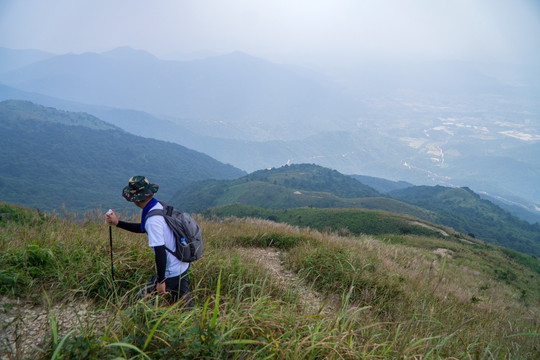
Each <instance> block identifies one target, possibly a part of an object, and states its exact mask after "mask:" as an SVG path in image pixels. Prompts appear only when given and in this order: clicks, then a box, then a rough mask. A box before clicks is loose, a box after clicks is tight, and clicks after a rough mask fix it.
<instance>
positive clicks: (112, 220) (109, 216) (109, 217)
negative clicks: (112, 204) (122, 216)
mask: <svg viewBox="0 0 540 360" xmlns="http://www.w3.org/2000/svg"><path fill="white" fill-rule="evenodd" d="M105 221H107V222H108V223H109V225H114V226H116V225H118V218H117V217H116V214H115V213H114V212H112V211H107V213H106V214H105Z"/></svg>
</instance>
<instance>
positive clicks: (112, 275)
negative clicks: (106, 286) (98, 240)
mask: <svg viewBox="0 0 540 360" xmlns="http://www.w3.org/2000/svg"><path fill="white" fill-rule="evenodd" d="M112 213H113V210H112V209H109V211H107V214H112ZM109 250H110V252H111V278H112V281H113V284H114V266H113V246H112V226H111V225H109Z"/></svg>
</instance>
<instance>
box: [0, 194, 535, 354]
mask: <svg viewBox="0 0 540 360" xmlns="http://www.w3.org/2000/svg"><path fill="white" fill-rule="evenodd" d="M0 213H6V214H10V218H11V220H9V221H8V220H5V217H3V218H2V219H1V220H0V230H1V231H0V250H1V251H0V265H1V266H0V294H2V297H1V298H0V299H1V301H0V310H1V311H0V320H2V322H3V324H6V325H5V327H4V330H5V331H6V338H5V339H3V340H1V341H0V343H1V346H2V347H1V354H2V356H3V357H6V358H23V357H32V358H34V359H49V358H56V359H88V358H99V359H103V358H141V359H142V358H146V359H147V358H152V359H156V358H175V359H193V358H220V359H260V358H266V359H321V358H325V359H388V358H423V359H436V358H450V357H453V358H458V359H468V358H476V359H533V358H537V357H538V356H539V355H540V352H539V351H540V350H539V348H538V343H539V340H540V325H539V323H538V317H539V316H540V288H539V284H540V274H538V273H536V272H533V271H531V270H530V268H529V267H526V266H523V265H520V264H518V263H516V262H515V261H514V260H513V259H512V258H510V257H508V256H507V254H506V253H505V252H504V251H503V250H502V249H499V248H496V247H492V246H477V245H474V244H473V245H471V244H468V243H466V242H454V241H447V240H445V239H442V238H437V237H425V236H411V235H391V236H390V235H388V236H383V237H373V236H365V235H364V236H338V235H336V234H333V233H320V232H317V231H314V230H308V229H305V228H298V227H291V226H288V225H283V224H277V223H274V222H270V221H263V220H253V219H244V220H240V219H237V218H229V219H227V220H218V219H210V218H204V217H201V216H197V217H196V218H197V219H198V220H199V223H200V224H201V226H202V228H203V233H204V238H205V251H204V255H203V258H202V259H201V260H199V261H198V262H196V263H194V264H193V265H192V266H191V269H190V279H191V290H192V294H193V296H194V300H195V303H196V306H195V308H194V309H193V310H190V311H185V310H183V309H182V308H180V307H179V306H178V305H175V306H169V305H168V304H167V301H166V298H159V299H158V300H159V301H158V302H154V301H152V299H150V300H148V301H142V302H135V301H134V299H133V297H134V294H135V292H136V291H137V289H138V286H137V284H140V283H142V282H144V281H145V280H146V279H147V278H148V277H149V276H150V275H151V274H152V273H153V257H152V254H151V252H150V250H149V249H148V248H147V247H146V239H145V237H144V236H143V235H137V234H132V233H128V232H123V231H120V230H119V229H113V238H114V255H115V257H114V264H115V281H114V290H113V287H112V284H113V282H112V280H111V276H110V257H109V239H108V230H107V226H106V224H104V222H103V220H102V218H101V216H102V215H100V217H99V219H95V218H93V217H92V214H90V213H88V214H87V216H86V218H85V222H83V223H82V224H75V223H72V222H69V221H66V220H61V219H58V218H54V217H50V216H46V215H44V214H38V213H37V212H35V211H31V210H28V209H25V208H20V207H15V206H11V205H6V204H0ZM124 217H127V215H126V214H124ZM531 259H533V260H531V261H535V264H538V260H537V259H534V258H531ZM37 289H39V291H37ZM29 304H33V306H32V307H29ZM62 304H63V306H61V305H62ZM71 305H75V306H76V308H77V309H78V312H77V314H78V315H77V316H74V317H73V318H72V319H70V318H68V317H67V314H68V313H69V309H70V307H69V306H71ZM29 308H32V309H43V310H44V314H45V315H44V316H42V317H39V316H36V317H33V318H32V319H29V318H27V317H26V315H25V314H27V313H28V312H29V311H30V310H28V309H29ZM7 319H9V320H7ZM6 320H7V321H6ZM40 322H41V323H40ZM40 324H42V325H44V326H45V329H44V331H43V332H42V333H40V336H39V337H35V336H36V335H32V336H34V337H32V336H29V334H34V332H33V331H29V329H32V330H35V329H38V328H39V325H40ZM24 344H30V345H28V346H22V345H24ZM17 345H20V346H17Z"/></svg>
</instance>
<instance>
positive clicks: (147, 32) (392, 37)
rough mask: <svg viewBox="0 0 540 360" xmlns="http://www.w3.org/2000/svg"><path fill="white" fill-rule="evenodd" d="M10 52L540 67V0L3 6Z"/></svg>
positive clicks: (138, 0) (1, 22) (0, 39)
mask: <svg viewBox="0 0 540 360" xmlns="http://www.w3.org/2000/svg"><path fill="white" fill-rule="evenodd" d="M0 46H3V47H9V48H14V49H27V48H34V49H41V50H46V51H50V52H53V53H67V52H75V53H82V52H86V51H94V52H103V51H107V50H110V49H113V48H115V47H118V46H131V47H133V48H136V49H144V50H147V51H149V52H151V53H153V54H155V55H158V56H161V55H165V54H169V53H189V52H195V51H200V50H211V51H215V52H220V53H223V52H230V51H235V50H239V51H244V52H247V53H250V54H252V55H256V56H261V57H265V58H268V59H270V60H274V61H283V62H289V63H303V64H331V63H336V64H338V65H339V64H350V63H351V62H357V61H361V60H366V59H367V60H388V59H397V60H414V59H421V60H434V59H460V60H487V61H502V62H514V63H529V64H535V63H537V64H540V0H369V1H368V0H192V1H187V0H129V1H128V0H125V1H119V0H80V1H77V0H49V1H44V0H0Z"/></svg>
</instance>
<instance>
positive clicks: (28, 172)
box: [0, 100, 245, 211]
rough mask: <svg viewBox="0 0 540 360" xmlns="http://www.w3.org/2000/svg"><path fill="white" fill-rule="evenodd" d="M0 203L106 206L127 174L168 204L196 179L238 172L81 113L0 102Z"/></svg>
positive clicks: (116, 202) (119, 202)
mask: <svg viewBox="0 0 540 360" xmlns="http://www.w3.org/2000/svg"><path fill="white" fill-rule="evenodd" d="M0 133H1V134H2V146H1V148H0V173H1V174H2V177H1V179H0V194H1V195H0V200H2V201H6V202H11V203H17V204H21V205H25V206H30V207H33V208H39V209H41V210H48V211H50V210H53V209H56V210H60V209H61V208H62V206H63V205H64V204H65V207H66V208H67V209H68V210H72V211H85V210H89V209H94V208H95V207H97V208H108V207H113V208H115V209H118V210H121V209H124V208H129V209H131V208H132V206H130V204H129V203H127V202H126V201H125V200H124V199H123V198H122V197H121V191H122V188H123V187H124V186H125V185H126V184H127V181H128V179H129V178H130V177H131V176H134V175H146V176H148V178H149V179H150V181H151V182H153V183H157V184H158V185H159V186H160V190H159V192H158V194H157V197H158V198H160V199H162V200H169V198H170V197H171V196H172V194H174V193H175V192H176V191H178V189H180V188H181V187H182V186H185V185H186V184H188V183H190V182H193V181H197V180H202V179H209V178H212V179H235V178H238V177H240V176H242V175H245V172H243V171H242V170H240V169H237V168H235V167H233V166H231V165H226V164H223V163H220V162H218V161H217V160H215V159H213V158H211V157H209V156H207V155H205V154H202V153H199V152H196V151H193V150H190V149H187V148H185V147H183V146H180V145H177V144H173V143H168V142H164V141H158V140H153V139H148V138H143V137H139V136H134V135H131V134H129V133H127V132H125V131H122V130H119V129H118V128H115V127H114V126H112V125H110V124H107V123H105V122H103V121H101V120H99V119H97V118H95V117H93V116H90V115H88V114H84V113H71V112H66V111H60V110H56V109H53V108H46V107H43V106H40V105H36V104H33V103H30V102H25V101H13V100H11V101H4V102H1V103H0Z"/></svg>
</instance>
